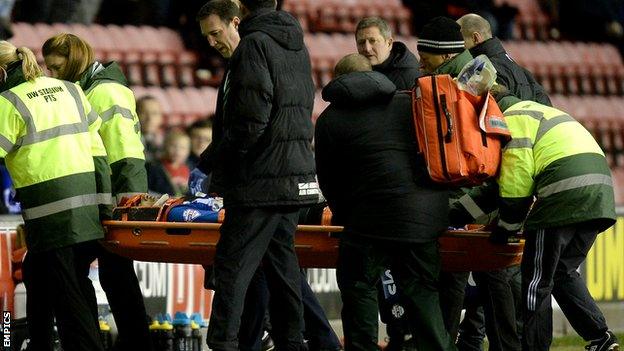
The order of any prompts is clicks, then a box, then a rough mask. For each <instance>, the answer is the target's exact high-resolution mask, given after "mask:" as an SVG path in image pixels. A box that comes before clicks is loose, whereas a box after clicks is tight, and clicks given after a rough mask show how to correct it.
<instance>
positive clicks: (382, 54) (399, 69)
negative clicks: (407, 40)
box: [355, 17, 420, 90]
mask: <svg viewBox="0 0 624 351" xmlns="http://www.w3.org/2000/svg"><path fill="white" fill-rule="evenodd" d="M355 41H356V45H357V50H358V52H359V53H360V54H361V55H363V56H365V57H366V58H367V59H368V60H369V61H370V63H371V65H373V70H374V71H377V72H380V73H383V74H384V75H385V76H386V77H388V79H390V81H392V83H394V85H396V87H397V89H399V90H407V89H411V88H412V86H413V85H414V82H415V81H416V78H418V77H420V72H419V70H418V65H419V64H418V59H417V58H416V56H414V54H413V53H412V52H411V51H410V50H409V49H408V48H407V46H405V44H403V43H402V42H400V41H395V40H394V39H393V38H392V31H391V30H390V26H388V23H387V22H386V21H384V20H383V19H382V18H379V17H366V18H363V19H362V20H360V22H359V23H358V24H357V27H356V30H355Z"/></svg>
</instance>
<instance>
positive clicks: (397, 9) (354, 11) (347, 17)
mask: <svg viewBox="0 0 624 351" xmlns="http://www.w3.org/2000/svg"><path fill="white" fill-rule="evenodd" d="M282 9H283V10H285V11H288V12H290V13H292V14H293V15H294V16H295V17H297V18H298V19H299V22H300V23H301V26H302V27H303V29H304V31H306V32H308V31H309V32H341V33H353V31H354V30H355V26H356V25H357V23H358V21H359V20H360V19H362V18H364V17H370V16H379V17H382V18H384V19H385V20H386V21H388V23H389V24H390V26H391V27H392V28H393V29H394V32H395V33H397V34H399V35H411V34H412V29H411V26H412V24H411V13H410V11H409V9H407V8H406V7H404V6H403V5H402V4H401V1H399V0H392V1H383V0H367V1H355V0H350V1H341V0H288V1H284V4H283V6H282Z"/></svg>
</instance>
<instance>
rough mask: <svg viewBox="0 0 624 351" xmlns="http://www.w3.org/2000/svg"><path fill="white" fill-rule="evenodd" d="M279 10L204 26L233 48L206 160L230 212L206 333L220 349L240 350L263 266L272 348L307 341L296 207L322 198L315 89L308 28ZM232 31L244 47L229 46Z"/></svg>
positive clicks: (249, 2) (253, 10) (250, 4)
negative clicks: (250, 291)
mask: <svg viewBox="0 0 624 351" xmlns="http://www.w3.org/2000/svg"><path fill="white" fill-rule="evenodd" d="M275 5H276V4H275V1H273V0H260V1H258V0H255V1H254V0H245V1H241V13H242V14H243V20H242V21H240V24H236V23H232V22H231V23H228V24H227V27H226V28H223V29H222V31H220V30H214V31H205V29H206V27H205V26H204V25H203V24H204V22H202V21H200V25H202V28H203V29H204V34H205V35H207V36H208V39H209V41H211V40H214V45H215V47H217V49H219V51H220V52H221V53H222V54H224V56H225V55H226V54H228V53H229V50H230V48H231V47H235V50H233V52H232V53H231V54H230V55H229V56H230V62H229V72H228V74H227V75H226V77H225V79H224V83H223V89H222V92H223V103H222V106H221V108H222V111H223V112H222V113H223V128H222V131H223V134H222V135H221V136H220V142H219V143H218V144H217V145H215V148H216V149H214V150H213V151H211V155H212V156H211V159H210V160H208V161H209V162H210V163H211V165H212V167H211V168H208V169H213V170H214V172H215V173H214V175H213V177H215V180H217V179H218V182H219V183H220V185H221V189H220V190H221V193H222V194H223V198H224V204H225V208H226V209H227V213H228V214H227V216H226V218H225V221H224V223H223V225H222V227H221V237H220V239H219V242H218V244H217V252H216V255H215V262H214V266H215V295H214V299H213V309H212V313H211V318H210V321H211V323H210V326H209V328H208V345H209V346H210V347H211V348H212V349H213V350H216V351H221V350H223V351H229V350H238V349H239V345H238V331H239V327H240V323H241V315H242V312H243V304H244V299H245V293H246V290H247V287H248V286H249V283H250V281H251V279H252V277H253V276H254V273H255V272H256V270H257V268H258V267H259V265H260V262H261V261H262V262H263V270H264V272H265V275H266V278H267V283H268V285H269V289H270V292H271V295H272V298H271V302H270V311H271V313H270V315H271V323H272V327H273V328H272V337H273V339H274V341H275V344H276V348H277V349H280V350H299V349H300V348H301V347H302V343H303V338H302V330H303V318H302V313H303V311H302V303H301V285H300V284H301V281H300V273H299V265H298V262H297V257H296V255H295V251H294V232H295V230H296V226H297V219H298V210H299V208H300V207H301V206H305V205H312V204H315V203H316V202H317V201H318V194H319V189H318V184H317V183H316V180H315V170H314V159H313V154H312V148H311V140H312V122H311V118H310V117H311V111H312V106H313V102H314V84H313V82H312V78H311V72H312V69H311V66H310V58H309V55H308V53H307V50H306V48H305V46H304V44H303V30H302V29H301V27H300V26H299V23H298V22H297V20H296V19H295V18H294V17H292V16H291V15H289V14H287V13H285V12H278V11H275ZM236 27H238V28H236ZM236 29H238V33H240V42H239V43H238V46H231V45H229V44H230V43H229V42H228V40H230V39H228V38H235V36H234V33H233V32H234V31H236ZM219 36H221V37H222V39H221V42H219V40H218V37H219ZM221 43H222V44H221ZM216 129H217V128H216V126H215V130H216ZM213 144H214V143H213ZM200 165H201V163H200ZM200 168H201V166H200Z"/></svg>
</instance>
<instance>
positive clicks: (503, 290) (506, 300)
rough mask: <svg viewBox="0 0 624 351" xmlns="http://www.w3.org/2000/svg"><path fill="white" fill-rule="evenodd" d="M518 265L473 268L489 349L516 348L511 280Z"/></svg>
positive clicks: (514, 309) (514, 305)
mask: <svg viewBox="0 0 624 351" xmlns="http://www.w3.org/2000/svg"><path fill="white" fill-rule="evenodd" d="M519 270H520V267H519V266H514V267H509V268H506V269H501V270H497V271H490V272H473V277H474V279H475V282H476V283H477V286H478V287H479V299H480V302H481V305H482V306H483V311H484V314H485V329H486V333H487V337H488V341H489V343H490V347H489V350H491V351H519V350H520V349H521V345H520V336H519V334H518V329H517V328H518V323H517V320H518V317H519V316H518V315H517V314H516V303H515V301H516V299H515V296H516V295H517V294H516V293H514V287H515V285H514V284H513V280H514V277H515V275H516V274H517V273H518V272H519Z"/></svg>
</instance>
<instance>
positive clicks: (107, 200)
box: [97, 193, 113, 205]
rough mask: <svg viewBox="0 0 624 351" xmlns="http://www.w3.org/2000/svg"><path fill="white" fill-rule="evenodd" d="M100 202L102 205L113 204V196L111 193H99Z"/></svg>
mask: <svg viewBox="0 0 624 351" xmlns="http://www.w3.org/2000/svg"><path fill="white" fill-rule="evenodd" d="M97 197H98V204H100V205H112V204H113V196H112V195H111V193H98V194H97Z"/></svg>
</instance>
